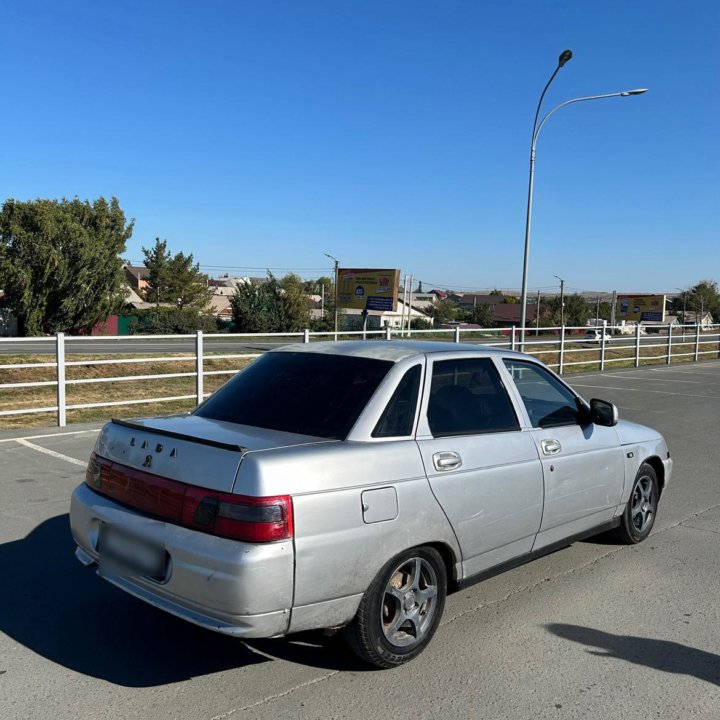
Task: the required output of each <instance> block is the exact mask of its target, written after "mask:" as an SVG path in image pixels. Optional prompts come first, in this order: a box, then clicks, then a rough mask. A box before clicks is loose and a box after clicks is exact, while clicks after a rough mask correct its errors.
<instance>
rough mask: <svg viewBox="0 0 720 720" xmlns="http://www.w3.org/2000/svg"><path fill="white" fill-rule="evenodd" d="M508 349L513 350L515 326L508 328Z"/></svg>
mask: <svg viewBox="0 0 720 720" xmlns="http://www.w3.org/2000/svg"><path fill="white" fill-rule="evenodd" d="M510 349H511V350H515V326H514V325H513V326H512V327H511V328H510Z"/></svg>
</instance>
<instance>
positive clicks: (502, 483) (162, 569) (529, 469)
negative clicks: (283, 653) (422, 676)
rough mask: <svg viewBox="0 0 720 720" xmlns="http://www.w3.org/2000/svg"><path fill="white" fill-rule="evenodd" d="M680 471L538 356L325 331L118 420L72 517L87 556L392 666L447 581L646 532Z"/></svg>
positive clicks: (234, 620)
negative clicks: (182, 409)
mask: <svg viewBox="0 0 720 720" xmlns="http://www.w3.org/2000/svg"><path fill="white" fill-rule="evenodd" d="M671 472H672V460H671V459H670V455H669V453H668V450H667V446H666V444H665V441H664V440H663V438H662V437H661V436H660V435H659V434H658V433H657V432H656V431H654V430H651V429H650V428H647V427H644V426H641V425H637V424H634V423H629V422H625V421H619V420H618V416H617V409H616V408H615V407H614V406H613V405H611V404H610V403H608V402H604V401H603V400H598V399H592V400H590V402H586V401H585V400H583V399H582V398H581V397H580V396H578V395H577V394H576V393H575V392H574V391H573V390H572V389H571V388H570V387H569V386H568V385H567V384H566V383H565V382H564V381H563V380H562V379H560V378H559V377H558V376H557V375H555V374H554V373H552V372H551V371H550V370H549V369H548V368H546V367H545V366H544V365H542V364H541V363H540V362H538V361H537V360H535V359H534V358H532V357H530V356H528V355H523V354H520V353H514V352H510V351H504V350H499V349H491V348H482V347H477V346H463V345H457V344H452V343H439V342H414V341H395V342H387V341H377V342H344V343H311V344H307V345H304V346H298V345H293V346H289V347H285V348H280V349H278V350H275V351H272V352H269V353H266V354H265V355H263V356H262V357H260V358H259V359H257V360H256V361H255V362H254V363H252V365H250V366H249V367H248V368H246V369H245V370H243V371H242V372H240V373H238V374H237V375H236V376H235V377H234V378H233V379H231V380H230V381H229V382H228V383H226V384H225V385H224V386H223V387H222V388H221V389H220V390H218V391H217V392H216V393H215V394H214V395H212V396H211V397H210V398H209V399H208V400H206V401H205V403H203V404H202V405H200V406H199V407H198V408H197V409H196V410H195V411H194V412H193V413H191V414H189V415H182V416H175V417H167V418H151V419H146V420H137V421H132V422H128V421H120V420H114V421H112V422H111V423H108V424H107V425H106V426H105V428H104V429H103V430H102V432H101V433H100V436H99V437H98V440H97V444H96V446H95V450H94V452H93V454H92V456H91V458H90V462H89V465H88V470H87V476H86V482H85V483H84V484H83V485H81V486H80V487H78V488H77V490H76V491H75V493H74V495H73V499H72V507H71V513H70V520H71V527H72V532H73V536H74V538H75V541H76V543H77V550H76V555H77V557H78V559H79V560H80V561H81V562H82V563H83V564H85V565H88V566H97V570H98V573H99V574H100V576H101V577H104V578H105V579H106V580H108V581H109V582H111V583H113V584H115V585H116V586H118V587H119V588H121V589H123V590H125V591H126V592H128V593H131V594H132V595H135V596H136V597H138V598H140V599H142V600H144V601H146V602H148V603H151V604H152V605H154V606H156V607H158V608H160V609H162V610H165V611H167V612H170V613H173V614H174V615H177V616H179V617H182V618H184V619H186V620H189V621H190V622H193V623H196V624H198V625H201V626H203V627H206V628H208V629H211V630H214V631H217V632H221V633H226V634H230V635H235V636H239V637H247V638H253V637H254V638H257V637H276V636H281V635H286V634H289V633H294V632H298V631H302V630H309V629H317V628H323V629H342V632H343V633H344V635H345V636H346V638H347V640H348V641H349V644H350V646H351V647H352V648H353V649H354V650H355V651H356V652H357V653H358V654H359V655H360V656H361V657H362V658H364V659H365V660H367V661H368V662H370V663H372V664H374V665H377V666H380V667H393V666H395V665H399V664H401V663H404V662H407V661H408V660H411V659H412V658H413V657H415V656H416V655H418V654H419V653H420V652H421V651H422V650H423V649H424V648H425V647H426V646H427V644H428V643H429V642H430V640H431V638H432V636H433V634H434V632H435V631H436V629H437V627H438V624H439V621H440V617H441V615H442V612H443V608H444V604H445V597H446V595H447V593H448V592H450V591H452V590H455V589H457V588H460V587H463V586H466V585H469V584H472V583H475V582H477V581H479V580H482V579H484V578H487V577H489V576H491V575H494V574H497V573H499V572H502V571H503V570H506V569H508V568H511V567H515V566H517V565H519V564H521V563H523V562H526V561H528V560H532V559H533V558H536V557H538V556H540V555H544V554H546V553H549V552H552V551H554V550H556V549H557V548H559V547H563V546H566V545H568V544H570V543H571V542H573V541H574V540H577V539H580V538H584V537H588V536H591V535H595V534H598V533H601V532H607V531H612V532H613V533H614V535H615V537H616V538H617V539H618V541H620V542H625V543H637V542H641V541H642V540H644V539H645V538H646V537H647V536H648V535H649V533H650V531H651V529H652V526H653V523H654V521H655V516H656V513H657V507H658V501H659V499H660V496H661V494H662V492H663V490H664V488H665V487H666V485H667V483H668V482H669V480H670V476H671ZM128 622H129V620H128Z"/></svg>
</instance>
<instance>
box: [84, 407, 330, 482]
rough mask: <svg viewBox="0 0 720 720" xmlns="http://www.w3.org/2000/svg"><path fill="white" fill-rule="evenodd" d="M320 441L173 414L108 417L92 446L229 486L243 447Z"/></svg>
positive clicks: (159, 471)
mask: <svg viewBox="0 0 720 720" xmlns="http://www.w3.org/2000/svg"><path fill="white" fill-rule="evenodd" d="M320 442H327V440H325V439H323V438H316V437H312V436H308V435H298V434H295V433H286V432H279V431H277V430H265V429H263V428H256V427H250V426H247V425H235V424H233V423H228V422H223V421H219V420H211V419H207V418H201V417H197V416H195V415H178V416H174V417H164V418H148V419H145V420H129V421H126V420H112V421H111V422H110V423H108V424H107V425H105V427H104V428H103V429H102V431H101V433H100V436H99V437H98V440H97V444H96V446H95V452H96V453H97V454H98V455H99V456H100V457H102V458H106V459H107V460H110V461H112V462H113V463H118V464H120V465H123V466H126V467H130V468H134V469H137V470H141V471H144V472H146V473H149V474H152V475H157V476H160V477H164V478H169V479H171V480H177V481H179V482H183V483H186V484H188V485H196V486H198V487H203V488H208V489H210V490H218V491H221V492H232V491H233V487H234V484H235V477H236V475H237V471H238V468H239V466H240V462H241V460H242V458H243V455H244V454H245V453H247V452H249V451H260V450H271V449H274V448H280V447H289V446H294V445H307V444H312V443H320Z"/></svg>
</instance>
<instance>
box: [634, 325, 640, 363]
mask: <svg viewBox="0 0 720 720" xmlns="http://www.w3.org/2000/svg"><path fill="white" fill-rule="evenodd" d="M635 367H640V323H638V324H637V325H636V326H635Z"/></svg>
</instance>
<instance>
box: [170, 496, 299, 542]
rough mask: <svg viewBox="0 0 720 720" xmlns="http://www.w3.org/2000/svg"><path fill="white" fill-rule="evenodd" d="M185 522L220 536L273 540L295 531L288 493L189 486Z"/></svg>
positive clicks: (288, 536)
mask: <svg viewBox="0 0 720 720" xmlns="http://www.w3.org/2000/svg"><path fill="white" fill-rule="evenodd" d="M182 524H183V525H185V526H187V527H191V528H195V529H196V530H202V531H203V532H209V533H211V534H213V535H218V536H219V537H226V538H232V539H233V540H245V541H246V542H272V541H273V540H285V539H287V538H290V537H292V535H293V517H292V500H291V499H290V496H289V495H275V496H272V497H251V496H248V495H232V494H230V493H221V492H215V491H213V490H205V489H203V488H198V487H188V488H187V490H186V491H185V502H184V503H183V514H182Z"/></svg>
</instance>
